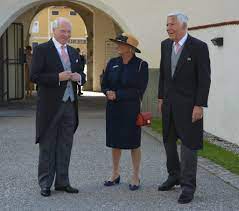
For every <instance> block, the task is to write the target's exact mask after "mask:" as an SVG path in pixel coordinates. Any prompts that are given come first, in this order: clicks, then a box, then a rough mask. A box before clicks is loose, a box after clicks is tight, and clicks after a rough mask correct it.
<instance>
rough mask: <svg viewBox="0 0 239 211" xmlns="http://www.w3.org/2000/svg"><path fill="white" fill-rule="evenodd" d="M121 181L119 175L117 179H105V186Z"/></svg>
mask: <svg viewBox="0 0 239 211" xmlns="http://www.w3.org/2000/svg"><path fill="white" fill-rule="evenodd" d="M119 183H120V176H118V177H117V178H116V179H114V180H113V181H110V180H108V181H105V182H104V186H113V185H117V184H119Z"/></svg>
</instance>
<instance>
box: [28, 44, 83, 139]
mask: <svg viewBox="0 0 239 211" xmlns="http://www.w3.org/2000/svg"><path fill="white" fill-rule="evenodd" d="M67 51H68V54H69V57H70V61H71V71H72V72H78V73H79V74H80V75H81V78H82V84H84V83H85V74H84V73H83V71H82V68H81V64H80V58H79V54H78V52H77V51H76V50H75V49H74V48H72V47H70V46H67ZM62 71H64V68H63V65H62V63H61V59H60V56H59V54H58V52H57V49H56V48H55V45H54V43H53V41H52V40H50V41H48V42H46V43H43V44H40V45H39V46H37V47H35V48H34V52H33V58H32V65H31V75H30V78H31V81H32V82H34V83H36V84H37V85H38V93H37V112H36V142H37V143H38V142H39V141H40V140H41V138H42V137H43V136H44V134H45V132H46V130H47V128H49V126H50V124H51V122H52V120H53V118H54V116H55V115H56V112H57V111H58V109H59V107H60V105H61V103H62V98H63V95H64V92H65V89H66V84H67V81H64V82H60V83H59V73H60V72H62ZM72 85H73V90H74V95H75V103H74V104H75V110H76V116H77V121H76V122H77V123H76V126H75V130H76V128H77V126H78V103H77V94H76V91H77V83H76V82H72Z"/></svg>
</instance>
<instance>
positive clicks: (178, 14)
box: [168, 12, 188, 26]
mask: <svg viewBox="0 0 239 211" xmlns="http://www.w3.org/2000/svg"><path fill="white" fill-rule="evenodd" d="M168 17H176V18H177V20H178V21H179V22H180V23H182V24H185V26H187V25H188V16H186V15H185V14H183V13H182V12H172V13H169V14H168Z"/></svg>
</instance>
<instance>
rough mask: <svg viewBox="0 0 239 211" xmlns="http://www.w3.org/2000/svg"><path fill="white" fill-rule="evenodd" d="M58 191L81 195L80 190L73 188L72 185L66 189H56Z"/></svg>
mask: <svg viewBox="0 0 239 211" xmlns="http://www.w3.org/2000/svg"><path fill="white" fill-rule="evenodd" d="M55 190H56V191H65V192H67V193H79V190H78V189H76V188H73V187H71V186H70V185H68V186H65V187H55Z"/></svg>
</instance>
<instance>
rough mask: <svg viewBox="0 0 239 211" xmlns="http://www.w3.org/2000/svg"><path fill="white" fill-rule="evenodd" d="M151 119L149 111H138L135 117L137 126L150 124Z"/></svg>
mask: <svg viewBox="0 0 239 211" xmlns="http://www.w3.org/2000/svg"><path fill="white" fill-rule="evenodd" d="M151 120H152V113H151V112H140V113H139V114H138V116H137V119H136V125H137V126H138V127H142V126H146V125H150V124H151Z"/></svg>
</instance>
